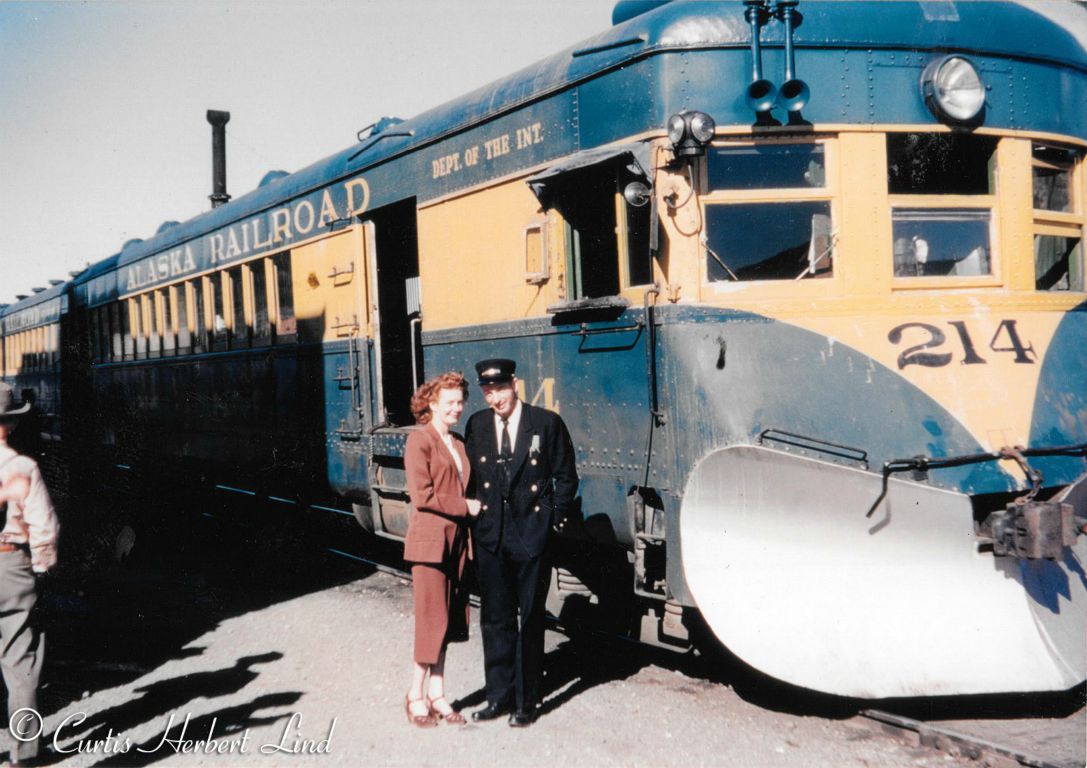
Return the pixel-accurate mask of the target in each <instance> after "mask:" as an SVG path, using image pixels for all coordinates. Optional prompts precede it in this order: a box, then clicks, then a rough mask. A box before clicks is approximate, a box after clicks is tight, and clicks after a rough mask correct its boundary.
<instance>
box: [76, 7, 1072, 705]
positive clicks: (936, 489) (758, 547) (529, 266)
mask: <svg viewBox="0 0 1087 768" xmlns="http://www.w3.org/2000/svg"><path fill="white" fill-rule="evenodd" d="M613 21H614V24H613V26H612V27H611V28H610V29H607V30H605V31H603V32H601V33H600V34H598V35H596V36H595V37H592V38H590V39H589V40H587V41H585V42H584V43H582V44H580V45H578V46H575V47H572V48H570V49H568V50H565V51H562V52H560V53H559V54H557V55H555V56H553V57H551V58H549V59H546V60H544V61H542V62H540V63H538V64H536V65H534V66H531V67H528V68H526V69H525V70H523V71H521V72H518V73H516V74H514V75H512V76H510V77H508V78H505V79H502V80H500V81H497V82H495V83H493V84H491V85H489V86H486V87H483V88H481V89H479V90H477V91H475V92H473V93H470V94H468V95H466V96H464V97H463V98H460V99H457V100H455V101H451V102H449V103H447V104H445V105H443V106H440V107H438V108H436V109H434V110H431V111H429V112H426V113H424V114H422V115H419V116H418V117H416V118H414V119H411V120H408V121H398V120H395V119H384V120H382V121H380V122H379V123H377V124H375V125H374V126H372V127H371V128H370V129H368V131H363V132H361V133H360V139H359V142H358V143H357V144H356V145H355V146H353V147H351V148H349V149H347V150H345V151H343V152H341V153H338V154H336V155H333V156H331V157H329V158H326V159H325V160H322V161H319V162H317V163H315V164H314V165H312V166H310V167H308V168H306V169H303V170H301V171H299V172H296V173H292V174H289V175H282V174H279V175H276V176H275V177H273V178H270V179H269V181H268V183H267V184H265V185H262V186H261V187H260V188H259V189H257V190H256V191H254V192H251V193H249V194H247V195H244V196H242V197H240V198H238V199H237V200H233V201H231V202H228V203H226V204H224V205H221V206H218V207H216V208H214V209H213V210H211V211H209V212H208V213H205V214H203V215H201V216H199V217H197V218H195V219H192V220H190V221H187V222H184V223H180V224H174V225H171V226H168V227H165V228H164V229H162V230H160V231H159V232H158V233H156V235H155V236H154V237H152V238H150V239H148V240H146V241H142V242H133V243H130V244H128V245H127V246H126V247H125V248H124V249H123V250H122V251H121V252H120V253H119V254H118V255H117V256H115V257H114V258H113V259H111V260H110V261H109V262H108V263H104V264H103V265H97V266H96V267H95V268H92V271H91V272H88V273H87V274H85V275H82V276H80V277H79V278H77V279H76V281H75V285H74V287H73V293H72V296H73V297H74V298H73V302H72V307H71V310H70V311H71V313H72V314H73V315H74V318H73V328H75V329H77V331H76V332H77V333H78V334H79V336H80V339H81V341H80V344H79V345H77V346H79V347H80V349H82V350H83V351H82V353H81V354H82V358H84V359H85V360H86V362H85V365H84V364H82V363H81V364H80V365H82V366H83V367H84V368H85V375H80V376H78V377H77V378H76V379H75V381H76V382H77V384H76V387H77V389H78V391H79V396H78V397H79V401H80V402H86V403H87V404H88V407H87V408H86V409H85V411H86V412H88V413H94V414H99V415H100V416H99V418H98V419H97V420H96V421H95V423H93V424H87V425H85V427H84V429H83V431H84V432H85V433H86V434H87V435H89V436H91V439H92V440H93V441H95V442H96V443H97V445H96V449H97V451H98V452H99V453H103V454H104V455H109V456H110V457H111V461H113V462H114V463H115V464H122V465H124V466H125V467H131V466H133V465H135V464H140V465H142V466H144V467H145V468H147V471H148V472H154V476H155V478H156V484H155V487H156V488H158V489H159V492H160V493H165V492H166V491H163V490H162V489H163V488H165V487H167V486H166V484H167V483H168V482H170V481H171V480H173V481H176V482H178V483H185V482H189V481H190V480H191V479H192V478H193V477H195V476H200V477H204V478H207V479H208V481H209V482H215V483H218V484H221V485H223V486H229V487H231V488H235V489H238V490H242V491H243V492H245V493H249V494H259V495H268V496H274V497H276V498H281V499H282V498H293V499H296V500H300V501H302V502H303V503H304V504H305V505H306V506H307V507H308V508H309V509H310V510H311V512H310V514H332V513H334V512H335V511H336V510H337V509H339V510H340V511H346V510H347V509H348V507H350V510H351V513H353V514H354V515H356V516H357V518H358V520H359V521H360V522H361V523H362V524H363V526H364V527H366V528H367V529H368V530H370V531H373V532H374V533H377V534H379V535H383V536H389V537H394V538H395V537H399V536H402V535H403V533H404V531H405V529H406V522H407V516H408V513H409V503H408V498H407V494H406V491H405V487H404V485H405V482H404V481H405V479H404V471H403V448H404V442H405V439H406V434H407V433H408V431H409V430H410V429H412V427H411V426H410V424H409V421H410V418H409V411H408V403H409V398H410V394H411V391H412V389H413V386H414V385H415V384H416V383H417V382H419V381H421V380H422V379H424V378H425V377H427V376H428V375H431V374H433V373H436V372H439V371H443V370H447V369H459V370H465V371H469V370H471V365H472V363H473V362H474V361H475V360H478V359H481V358H485V357H511V358H514V359H516V360H517V361H518V373H519V375H520V383H521V385H522V386H523V391H522V395H523V396H524V398H525V399H526V400H527V401H529V402H533V403H537V404H542V405H544V406H546V407H548V408H552V409H554V410H556V411H558V412H560V413H561V414H562V416H563V417H564V419H565V421H566V422H567V424H568V425H569V427H570V430H571V433H572V435H573V439H574V443H575V447H576V449H577V459H578V468H579V472H580V474H581V478H582V481H581V488H580V495H579V506H578V509H577V513H576V515H575V516H574V519H572V520H570V521H566V524H565V525H564V531H563V532H564V538H563V542H564V545H563V546H561V547H560V548H559V553H560V561H559V562H558V564H557V569H556V574H555V579H554V582H553V588H552V607H553V608H554V610H555V611H556V612H557V613H559V614H560V615H567V614H573V613H574V612H575V611H578V610H582V609H585V610H589V609H590V608H591V607H592V606H596V605H598V604H599V606H600V607H602V608H603V607H606V606H619V608H617V609H615V610H613V611H612V614H613V616H614V615H617V616H619V621H620V623H622V624H624V625H626V626H628V627H629V628H630V631H631V633H632V634H634V635H636V636H638V637H640V638H641V639H644V640H647V641H650V642H656V643H660V644H666V645H674V646H677V647H683V646H684V645H685V644H686V643H687V642H689V625H690V620H691V618H692V617H693V616H695V615H698V616H700V617H701V619H702V621H704V622H705V624H706V625H708V627H709V628H710V630H712V633H713V634H714V635H715V636H716V638H717V639H718V640H719V641H720V642H721V643H722V644H724V645H725V646H726V647H727V648H728V649H730V650H731V651H732V652H733V653H735V654H736V655H737V656H739V657H740V658H741V659H743V660H744V661H746V662H747V663H749V664H751V665H752V666H754V667H755V668H757V669H759V670H761V671H763V672H765V673H767V674H769V675H771V676H774V677H776V678H779V679H781V680H784V681H786V682H788V683H792V684H794V685H798V686H802V687H806V688H811V689H815V690H819V691H825V692H829V693H834V694H840V695H846V696H856V697H870V698H878V697H888V696H918V695H941V694H972V693H992V692H1009V691H1059V690H1065V689H1068V688H1070V687H1073V686H1075V685H1077V684H1080V683H1082V682H1083V680H1084V678H1085V669H1087V659H1085V656H1087V651H1085V637H1084V626H1085V611H1087V573H1085V570H1084V568H1085V561H1087V541H1085V538H1084V536H1083V535H1081V532H1082V526H1083V518H1084V517H1087V476H1085V470H1087V460H1085V446H1087V375H1085V373H1087V370H1085V366H1087V357H1085V356H1084V354H1083V350H1084V348H1085V344H1087V293H1085V288H1084V276H1083V272H1084V247H1083V235H1084V226H1085V221H1087V167H1085V164H1084V152H1085V148H1087V114H1085V113H1084V110H1083V104H1085V103H1087V53H1085V45H1087V42H1085V41H1087V30H1085V26H1087V22H1085V14H1084V11H1083V9H1082V8H1079V7H1077V6H1076V5H1074V4H1072V3H1067V4H1064V3H1042V4H1035V5H1023V4H1016V3H1006V2H952V1H951V0H948V1H946V2H926V1H918V2H915V1H913V0H902V1H900V2H898V1H896V2H863V1H857V2H821V1H820V0H804V2H803V3H802V4H800V5H799V6H798V4H797V3H796V2H795V0H778V1H777V2H766V1H764V0H749V1H748V2H736V1H730V2H679V1H677V2H666V3H660V2H648V3H647V2H621V3H619V4H618V5H617V6H616V9H615V14H614V18H613ZM476 402H477V403H479V404H481V402H480V401H478V400H476ZM164 437H167V438H168V439H164ZM326 494H327V496H328V497H330V498H334V499H337V500H338V502H328V501H323V499H325V498H326Z"/></svg>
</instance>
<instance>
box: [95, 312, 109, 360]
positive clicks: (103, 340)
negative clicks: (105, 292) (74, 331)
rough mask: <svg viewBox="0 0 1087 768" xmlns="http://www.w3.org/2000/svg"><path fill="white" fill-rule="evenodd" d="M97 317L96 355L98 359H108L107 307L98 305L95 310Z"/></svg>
mask: <svg viewBox="0 0 1087 768" xmlns="http://www.w3.org/2000/svg"><path fill="white" fill-rule="evenodd" d="M95 312H96V313H97V318H98V334H97V335H98V345H97V356H98V359H99V360H108V359H109V307H99V308H98V309H96V310H95Z"/></svg>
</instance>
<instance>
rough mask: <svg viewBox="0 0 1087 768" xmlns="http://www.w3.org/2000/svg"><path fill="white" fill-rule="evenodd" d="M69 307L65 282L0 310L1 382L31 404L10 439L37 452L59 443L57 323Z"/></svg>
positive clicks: (59, 373) (58, 346)
mask: <svg viewBox="0 0 1087 768" xmlns="http://www.w3.org/2000/svg"><path fill="white" fill-rule="evenodd" d="M68 306H69V304H68V289H67V282H66V281H62V280H56V281H53V282H52V284H51V285H50V286H49V287H48V288H38V289H36V290H35V291H34V292H33V293H32V294H29V295H23V296H19V297H18V298H17V300H16V301H15V302H14V303H13V304H8V305H4V306H2V307H0V380H2V381H4V382H5V383H6V384H9V385H10V386H11V388H12V389H13V390H14V392H15V396H16V397H17V398H20V399H24V400H32V401H33V402H34V405H35V409H34V411H33V412H32V414H33V415H32V416H31V417H30V420H29V421H28V422H27V426H26V429H23V430H19V432H18V434H17V435H16V436H14V437H13V438H12V440H13V442H14V443H16V444H17V445H20V447H28V448H30V449H31V450H34V451H37V450H39V449H40V446H41V445H43V444H49V443H51V442H54V441H59V440H60V439H61V421H62V419H61V403H62V402H63V396H62V391H63V387H62V379H61V360H62V358H63V357H64V355H63V351H62V349H61V339H62V333H61V324H62V321H63V320H64V318H65V317H66V316H67V313H68ZM27 430H32V431H33V432H34V433H35V434H33V435H28V434H26V432H27Z"/></svg>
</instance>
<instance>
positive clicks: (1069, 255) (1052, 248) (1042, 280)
mask: <svg viewBox="0 0 1087 768" xmlns="http://www.w3.org/2000/svg"><path fill="white" fill-rule="evenodd" d="M1081 242H1082V241H1081V240H1080V238H1078V237H1058V236H1056V235H1035V237H1034V285H1035V287H1036V288H1037V289H1038V290H1039V291H1082V290H1083V248H1082V246H1081Z"/></svg>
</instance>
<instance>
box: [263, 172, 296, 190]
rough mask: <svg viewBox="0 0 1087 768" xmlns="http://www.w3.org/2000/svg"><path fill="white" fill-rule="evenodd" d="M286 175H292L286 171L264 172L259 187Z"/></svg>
mask: <svg viewBox="0 0 1087 768" xmlns="http://www.w3.org/2000/svg"><path fill="white" fill-rule="evenodd" d="M284 176H290V174H289V173H287V172H286V171H268V173H266V174H264V177H263V178H262V179H261V180H260V184H258V185H257V187H258V188H259V187H263V186H265V185H267V184H271V183H272V182H273V181H276V180H277V179H282V178H283V177H284Z"/></svg>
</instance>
